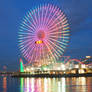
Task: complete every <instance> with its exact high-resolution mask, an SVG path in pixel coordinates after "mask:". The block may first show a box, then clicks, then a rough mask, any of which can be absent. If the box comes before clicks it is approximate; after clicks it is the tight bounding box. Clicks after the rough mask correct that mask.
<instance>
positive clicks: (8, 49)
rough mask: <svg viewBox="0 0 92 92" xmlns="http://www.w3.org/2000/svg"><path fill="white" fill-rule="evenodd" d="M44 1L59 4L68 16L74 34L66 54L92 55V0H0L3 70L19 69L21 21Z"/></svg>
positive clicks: (77, 55)
mask: <svg viewBox="0 0 92 92" xmlns="http://www.w3.org/2000/svg"><path fill="white" fill-rule="evenodd" d="M44 3H51V4H55V5H57V6H58V7H60V9H61V10H62V11H64V13H65V14H66V16H67V18H68V22H69V24H70V31H71V32H70V34H71V36H70V43H69V46H68V47H67V50H66V51H65V54H64V55H65V56H71V57H72V58H83V57H85V56H86V55H90V56H92V41H91V40H92V0H0V70H3V68H4V67H5V66H6V67H7V70H9V71H11V70H12V71H13V70H14V71H17V70H18V68H19V58H20V57H21V54H20V50H19V48H18V31H19V25H20V22H21V20H22V18H23V17H24V15H25V13H26V12H27V11H28V10H29V9H32V8H34V7H36V6H38V5H40V4H44Z"/></svg>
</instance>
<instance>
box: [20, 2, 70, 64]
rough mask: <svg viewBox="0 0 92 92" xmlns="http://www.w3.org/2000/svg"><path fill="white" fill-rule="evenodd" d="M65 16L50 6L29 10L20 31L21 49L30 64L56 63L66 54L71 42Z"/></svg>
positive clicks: (58, 9)
mask: <svg viewBox="0 0 92 92" xmlns="http://www.w3.org/2000/svg"><path fill="white" fill-rule="evenodd" d="M68 25H69V24H68V21H67V18H66V17H65V14H64V13H63V12H62V11H61V9H60V8H58V7H57V6H54V5H51V4H48V5H42V6H38V7H37V8H35V9H33V10H29V11H28V12H27V13H26V15H25V16H24V18H23V20H22V22H21V25H20V30H19V47H20V51H21V53H22V55H23V56H24V58H25V59H26V60H27V61H28V62H29V63H31V62H48V61H49V62H54V61H56V60H58V59H59V58H60V57H61V56H62V55H63V53H64V51H65V48H66V47H67V45H68V42H69V27H68Z"/></svg>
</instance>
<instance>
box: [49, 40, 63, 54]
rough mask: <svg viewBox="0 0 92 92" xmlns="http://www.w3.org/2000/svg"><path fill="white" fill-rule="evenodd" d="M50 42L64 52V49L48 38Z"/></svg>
mask: <svg viewBox="0 0 92 92" xmlns="http://www.w3.org/2000/svg"><path fill="white" fill-rule="evenodd" d="M48 41H49V42H50V43H51V44H53V45H54V46H55V47H57V48H58V49H60V50H61V51H62V52H64V49H62V48H61V47H60V46H58V45H56V44H55V43H54V42H51V41H50V40H48Z"/></svg>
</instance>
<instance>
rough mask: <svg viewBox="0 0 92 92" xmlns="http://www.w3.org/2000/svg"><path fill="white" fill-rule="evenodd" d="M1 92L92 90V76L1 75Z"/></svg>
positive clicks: (71, 91)
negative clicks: (34, 76) (13, 76)
mask: <svg viewBox="0 0 92 92" xmlns="http://www.w3.org/2000/svg"><path fill="white" fill-rule="evenodd" d="M0 92H92V77H86V78H85V77H79V78H11V77H0Z"/></svg>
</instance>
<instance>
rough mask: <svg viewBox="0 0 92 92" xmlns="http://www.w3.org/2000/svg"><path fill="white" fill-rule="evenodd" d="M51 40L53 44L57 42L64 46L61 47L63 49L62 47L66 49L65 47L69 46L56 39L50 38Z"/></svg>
mask: <svg viewBox="0 0 92 92" xmlns="http://www.w3.org/2000/svg"><path fill="white" fill-rule="evenodd" d="M49 39H50V40H52V42H53V41H54V42H57V43H60V44H62V45H61V47H62V48H65V46H66V45H67V44H66V43H64V42H61V41H59V40H56V39H51V38H49Z"/></svg>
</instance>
